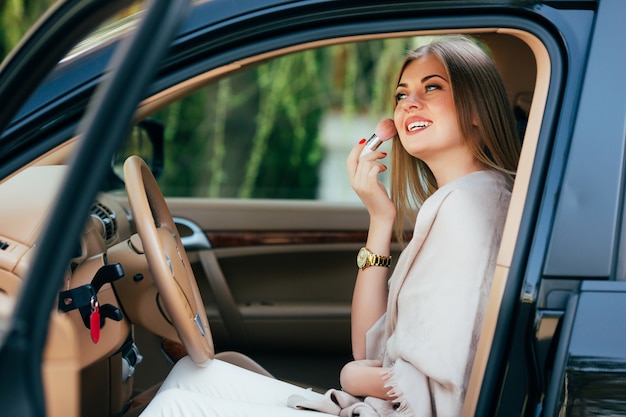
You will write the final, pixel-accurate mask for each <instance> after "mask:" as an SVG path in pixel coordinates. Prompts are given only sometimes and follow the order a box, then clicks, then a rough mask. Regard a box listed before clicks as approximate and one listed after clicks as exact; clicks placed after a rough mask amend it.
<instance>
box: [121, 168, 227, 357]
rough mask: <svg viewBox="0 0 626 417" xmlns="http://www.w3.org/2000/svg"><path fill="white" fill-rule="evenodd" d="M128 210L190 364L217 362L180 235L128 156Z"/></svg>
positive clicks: (148, 178)
mask: <svg viewBox="0 0 626 417" xmlns="http://www.w3.org/2000/svg"><path fill="white" fill-rule="evenodd" d="M124 179H125V182H126V192H127V193H128V201H129V203H130V210H131V212H132V215H133V219H134V221H135V226H136V228H137V233H138V234H139V238H140V239H141V244H142V245H143V250H144V252H145V254H146V258H147V259H148V266H149V267H150V271H151V273H152V276H153V279H154V281H155V284H156V287H157V289H158V291H159V296H160V297H161V299H162V300H163V306H164V308H165V310H166V313H167V314H168V315H169V319H170V320H171V322H172V323H173V324H174V327H175V328H176V332H177V334H178V337H179V338H180V340H181V342H182V343H183V345H184V346H185V349H186V350H187V353H188V354H189V357H190V358H191V360H192V361H193V362H194V363H195V364H196V365H198V366H206V365H208V363H209V362H210V361H211V359H213V358H214V356H215V349H214V347H213V337H212V335H211V329H210V327H209V321H208V319H207V315H206V310H205V308H204V303H203V301H202V297H201V296H200V290H199V289H198V284H197V283H196V279H195V276H194V274H193V270H192V269H191V264H190V263H189V259H188V258H187V253H186V252H185V249H184V247H183V245H182V242H181V240H180V235H179V234H178V230H177V229H176V225H175V224H174V220H173V219H172V215H171V214H170V211H169V209H168V207H167V204H166V203H165V199H164V198H163V194H161V190H160V189H159V186H158V185H157V182H156V180H155V179H154V176H153V175H152V172H151V171H150V168H148V166H147V165H146V163H145V162H144V161H143V159H141V158H139V157H138V156H131V157H129V158H128V159H126V161H125V162H124Z"/></svg>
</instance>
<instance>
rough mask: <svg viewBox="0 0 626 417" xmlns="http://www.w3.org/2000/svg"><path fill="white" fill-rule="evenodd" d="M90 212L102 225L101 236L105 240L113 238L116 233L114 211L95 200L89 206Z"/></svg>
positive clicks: (108, 240)
mask: <svg viewBox="0 0 626 417" xmlns="http://www.w3.org/2000/svg"><path fill="white" fill-rule="evenodd" d="M91 214H92V215H94V216H96V217H97V218H99V219H100V221H101V222H102V225H103V226H104V232H103V234H104V236H102V237H103V238H104V239H105V240H106V241H107V242H110V241H111V240H113V239H114V238H115V236H116V234H117V219H116V217H115V213H114V212H113V211H111V209H109V208H108V207H107V206H105V205H103V204H102V203H100V202H96V203H95V204H94V205H93V206H91Z"/></svg>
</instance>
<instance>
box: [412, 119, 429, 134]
mask: <svg viewBox="0 0 626 417" xmlns="http://www.w3.org/2000/svg"><path fill="white" fill-rule="evenodd" d="M432 124H433V122H427V121H419V122H413V123H410V124H409V125H408V126H407V130H408V131H409V132H415V131H417V130H420V129H424V128H426V127H428V126H430V125H432Z"/></svg>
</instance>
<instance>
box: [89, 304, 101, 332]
mask: <svg viewBox="0 0 626 417" xmlns="http://www.w3.org/2000/svg"><path fill="white" fill-rule="evenodd" d="M89 330H90V331H91V340H92V341H93V342H94V343H98V340H100V305H99V304H98V300H97V299H96V297H95V296H93V297H91V314H90V315H89Z"/></svg>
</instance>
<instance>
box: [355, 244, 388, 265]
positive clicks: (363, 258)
mask: <svg viewBox="0 0 626 417" xmlns="http://www.w3.org/2000/svg"><path fill="white" fill-rule="evenodd" d="M356 265H357V266H358V267H359V269H365V268H367V267H368V266H385V267H387V268H389V267H390V266H391V256H383V255H375V254H373V253H372V252H370V250H369V249H367V248H365V247H363V248H361V249H360V250H359V253H358V254H357V256H356Z"/></svg>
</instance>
